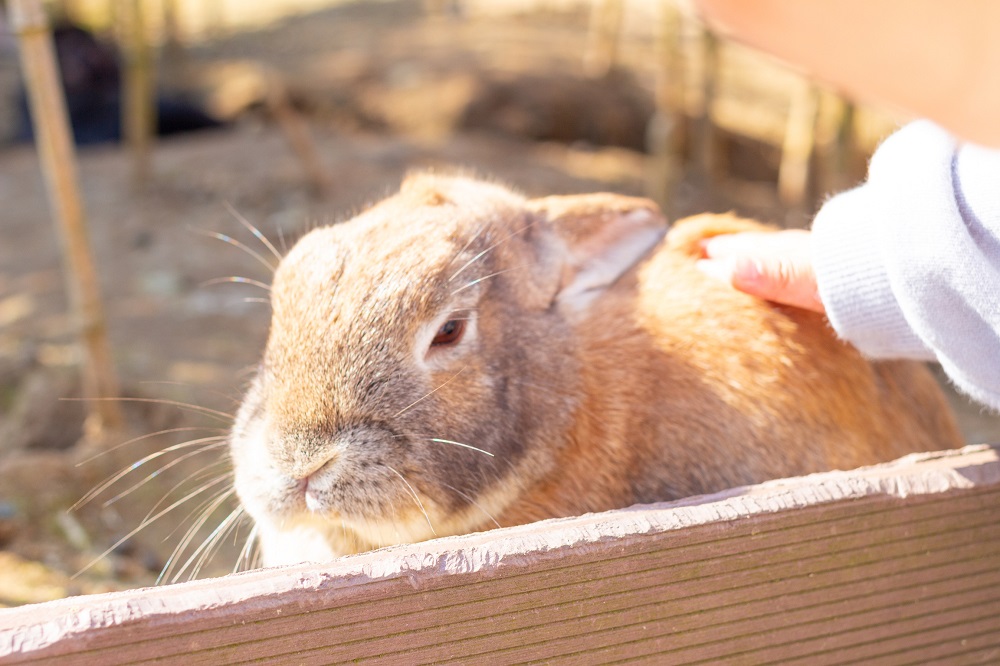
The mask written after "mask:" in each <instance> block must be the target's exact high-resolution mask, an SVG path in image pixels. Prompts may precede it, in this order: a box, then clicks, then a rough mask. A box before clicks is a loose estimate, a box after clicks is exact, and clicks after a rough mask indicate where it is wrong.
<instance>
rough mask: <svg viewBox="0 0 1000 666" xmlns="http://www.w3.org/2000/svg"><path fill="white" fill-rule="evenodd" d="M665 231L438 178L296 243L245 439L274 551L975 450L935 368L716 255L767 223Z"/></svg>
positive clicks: (284, 267)
mask: <svg viewBox="0 0 1000 666" xmlns="http://www.w3.org/2000/svg"><path fill="white" fill-rule="evenodd" d="M665 226H666V225H665V222H664V220H663V218H662V216H660V214H659V213H658V211H657V210H656V208H655V205H653V204H652V203H651V202H648V201H645V200H641V199H632V198H628V197H620V196H616V195H582V196H570V197H548V198H544V199H535V200H530V201H529V200H525V199H523V198H521V197H519V196H517V195H515V194H512V193H511V192H509V191H507V190H506V189H504V188H502V187H499V186H496V185H492V184H489V183H484V182H479V181H474V180H470V179H465V178H444V177H435V176H430V175H426V174H422V175H417V176H415V177H411V178H409V179H408V180H407V181H405V182H404V184H403V186H402V188H401V191H400V193H399V194H397V195H395V196H393V197H391V198H389V199H387V200H386V201H384V202H382V203H381V204H378V205H377V206H375V207H373V208H372V209H370V210H369V211H367V212H365V213H363V214H362V215H360V216H359V217H357V218H355V219H354V220H352V221H350V222H347V223H344V224H341V225H337V226H334V227H329V228H322V229H318V230H315V231H313V232H312V233H310V234H309V235H307V236H305V237H304V238H303V239H302V240H301V241H299V243H298V244H297V245H296V246H295V247H294V248H293V249H292V251H291V252H290V253H289V254H288V256H287V257H285V259H284V260H283V261H282V263H281V265H280V266H279V269H278V271H277V273H276V275H275V279H274V284H273V287H272V306H273V317H272V328H271V333H270V337H269V339H268V343H267V347H266V350H265V353H264V357H263V360H262V362H261V365H260V368H259V372H258V374H257V377H256V378H255V379H254V381H253V383H252V385H251V387H250V390H249V391H248V393H247V396H246V398H245V399H244V402H243V404H242V406H241V408H240V410H239V412H238V414H237V419H236V425H235V426H234V429H233V432H232V437H231V454H232V459H233V461H234V468H235V485H236V489H237V492H238V494H239V496H240V499H241V501H242V502H243V505H244V507H245V509H246V510H247V511H248V512H249V513H250V515H251V516H252V517H253V518H254V519H255V521H256V523H257V530H258V536H259V538H260V542H261V545H262V550H263V555H264V561H265V564H282V563H290V562H299V561H304V560H314V561H323V560H329V559H331V558H333V557H336V556H338V555H342V554H345V553H352V552H358V551H362V550H367V549H371V548H375V547H379V546H382V545H389V544H393V543H400V542H409V541H416V540H421V539H426V538H429V537H432V536H435V535H437V536H443V535H447V534H456V533H463V532H470V531H475V530H480V529H486V528H489V527H493V526H496V525H505V526H506V525H514V524H519V523H524V522H528V521H533V520H537V519H542V518H550V517H554V516H566V515H574V514H579V513H583V512H586V511H600V510H606V509H611V508H616V507H622V506H627V505H630V504H633V503H636V502H652V501H657V500H666V499H673V498H678V497H683V496H688V495H692V494H697V493H704V492H711V491H715V490H721V489H725V488H729V487H733V486H738V485H742V484H747V483H754V482H759V481H762V480H765V479H768V478H775V477H779V476H788V475H794V474H803V473H808V472H814V471H820V470H824V469H831V468H836V467H841V468H848V467H856V466H858V465H863V464H869V463H873V462H877V461H879V460H889V459H892V458H894V457H898V456H899V455H902V454H903V453H906V452H909V451H916V450H927V449H937V448H947V447H950V446H957V445H959V444H960V437H959V435H958V431H957V429H956V427H955V424H954V422H953V420H952V417H951V415H950V412H949V410H948V407H947V405H946V403H945V401H944V398H943V396H942V395H941V393H940V391H939V390H938V389H937V386H936V384H935V382H934V380H933V378H932V377H931V376H930V374H929V373H928V372H927V371H926V369H924V368H923V367H921V366H919V365H917V364H911V363H881V364H878V363H874V364H873V363H869V362H867V361H865V360H864V359H862V358H861V357H860V355H859V354H858V353H857V352H856V351H855V350H853V348H851V347H849V346H847V345H844V344H843V343H841V342H839V341H837V340H836V339H835V338H834V336H833V335H832V333H831V332H830V330H829V328H828V325H827V324H826V322H825V319H824V318H823V317H821V316H817V315H813V314H811V313H807V312H804V311H800V310H795V309H785V308H780V307H776V306H772V305H768V304H766V303H763V302H761V301H758V300H755V299H753V298H750V297H749V296H746V295H743V294H739V293H737V292H736V291H734V290H732V289H731V288H728V287H726V286H725V285H722V284H718V283H716V282H714V281H712V280H709V279H707V278H705V277H704V276H703V275H701V273H699V272H698V271H697V270H696V269H695V268H694V259H695V257H697V256H698V242H699V240H700V239H702V238H705V237H708V236H711V235H714V234H717V233H727V232H733V231H742V230H747V229H759V228H761V227H760V225H756V224H755V223H751V222H747V221H743V220H738V219H736V218H733V217H731V216H715V215H713V216H701V217H699V218H695V219H692V220H690V221H687V222H684V223H682V224H679V225H677V226H676V227H675V228H674V229H673V230H672V231H671V233H670V235H669V236H668V237H667V240H666V242H663V243H660V239H661V238H662V237H663V234H664V230H665ZM654 247H655V248H656V249H655V250H653V248H654ZM647 257H648V260H645V261H644V260H643V259H645V258H647ZM457 320H462V321H464V325H465V333H464V335H463V336H462V337H461V339H460V340H459V341H458V342H457V343H455V344H449V345H440V346H435V345H433V344H432V341H433V340H435V339H436V338H435V333H436V332H437V331H438V330H439V329H441V327H442V325H443V324H445V323H446V322H450V321H457Z"/></svg>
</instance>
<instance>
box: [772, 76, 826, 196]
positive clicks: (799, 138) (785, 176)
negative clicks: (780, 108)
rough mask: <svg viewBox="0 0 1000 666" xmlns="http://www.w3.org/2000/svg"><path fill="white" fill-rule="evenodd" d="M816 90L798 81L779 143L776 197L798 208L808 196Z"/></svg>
mask: <svg viewBox="0 0 1000 666" xmlns="http://www.w3.org/2000/svg"><path fill="white" fill-rule="evenodd" d="M818 109H819V89H818V88H816V86H815V85H813V84H811V83H809V82H808V81H805V80H803V81H801V82H799V84H798V85H797V86H796V87H795V90H794V92H793V93H792V99H791V103H790V104H789V109H788V121H787V124H786V126H785V139H784V142H783V144H782V146H781V165H780V167H779V169H778V196H779V197H780V199H781V202H782V203H783V204H785V205H786V206H790V207H792V208H795V209H801V208H802V207H804V206H805V203H806V199H807V198H808V196H809V170H810V169H809V168H810V163H811V161H812V156H813V151H814V150H815V147H816V114H817V111H818Z"/></svg>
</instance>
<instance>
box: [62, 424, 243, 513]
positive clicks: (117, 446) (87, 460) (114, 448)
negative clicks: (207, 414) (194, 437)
mask: <svg viewBox="0 0 1000 666" xmlns="http://www.w3.org/2000/svg"><path fill="white" fill-rule="evenodd" d="M196 430H214V431H217V432H225V431H224V430H223V429H222V428H209V427H206V426H185V427H183V428H167V429H166V430H157V431H156V432H151V433H147V434H145V435H139V436H138V437H133V438H132V439H130V440H127V441H125V442H122V443H121V444H115V445H114V446H112V447H110V448H107V449H104V450H102V451H100V452H98V453H95V454H94V455H92V456H90V457H89V458H85V459H83V460H81V461H80V462H78V463H76V465H75V467H82V466H83V465H86V464H87V463H91V462H93V461H95V460H97V459H98V458H100V457H101V456H106V455H108V454H109V453H111V452H112V451H117V450H118V449H120V448H122V447H125V446H128V445H129V444H135V443H136V442H141V441H142V440H144V439H149V438H151V437H157V436H158V435H169V434H172V433H175V432H192V431H196ZM81 502H82V500H81ZM81 502H77V503H76V504H74V505H73V506H72V507H70V509H75V508H76V507H77V506H79V505H80V503H81Z"/></svg>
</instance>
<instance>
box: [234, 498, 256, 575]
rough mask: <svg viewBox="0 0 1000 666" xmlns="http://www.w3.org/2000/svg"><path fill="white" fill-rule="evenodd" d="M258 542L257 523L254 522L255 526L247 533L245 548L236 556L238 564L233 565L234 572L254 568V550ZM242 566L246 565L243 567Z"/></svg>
mask: <svg viewBox="0 0 1000 666" xmlns="http://www.w3.org/2000/svg"><path fill="white" fill-rule="evenodd" d="M246 517H247V516H246V513H245V512H244V514H243V518H246ZM256 544H257V525H256V523H254V525H253V527H252V528H250V533H249V534H248V535H247V539H246V542H245V543H244V544H243V548H242V549H240V554H239V556H237V558H236V564H235V565H234V566H233V573H236V572H237V571H241V570H242V571H246V570H247V569H252V568H254V567H252V566H251V565H252V563H253V550H254V548H255V547H256ZM241 567H245V568H242V569H241Z"/></svg>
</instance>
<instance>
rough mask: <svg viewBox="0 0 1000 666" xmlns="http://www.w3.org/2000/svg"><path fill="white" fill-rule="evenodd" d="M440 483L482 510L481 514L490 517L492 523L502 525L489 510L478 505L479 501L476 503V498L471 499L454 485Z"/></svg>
mask: <svg viewBox="0 0 1000 666" xmlns="http://www.w3.org/2000/svg"><path fill="white" fill-rule="evenodd" d="M441 485H443V486H444V487H445V488H450V489H451V490H452V491H453V492H455V493H457V494H458V495H459V496H461V498H462V499H464V500H465V501H466V502H468V503H469V504H471V505H472V506H474V507H476V508H477V509H479V510H480V511H482V512H483V514H484V515H485V516H486V517H487V518H489V519H490V520H491V521H492V522H493V524H494V525H496V526H497V527H502V525H500V523H499V522H497V519H496V518H494V517H493V515H492V514H491V513H490V512H489V511H487V510H486V509H484V508H483V507H481V506H480V505H479V503H478V502H476V500H474V499H472V498H471V497H469V496H468V495H466V494H465V493H463V492H462V491H461V490H459V489H458V488H456V487H455V486H451V485H448V484H447V483H443V484H441Z"/></svg>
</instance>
